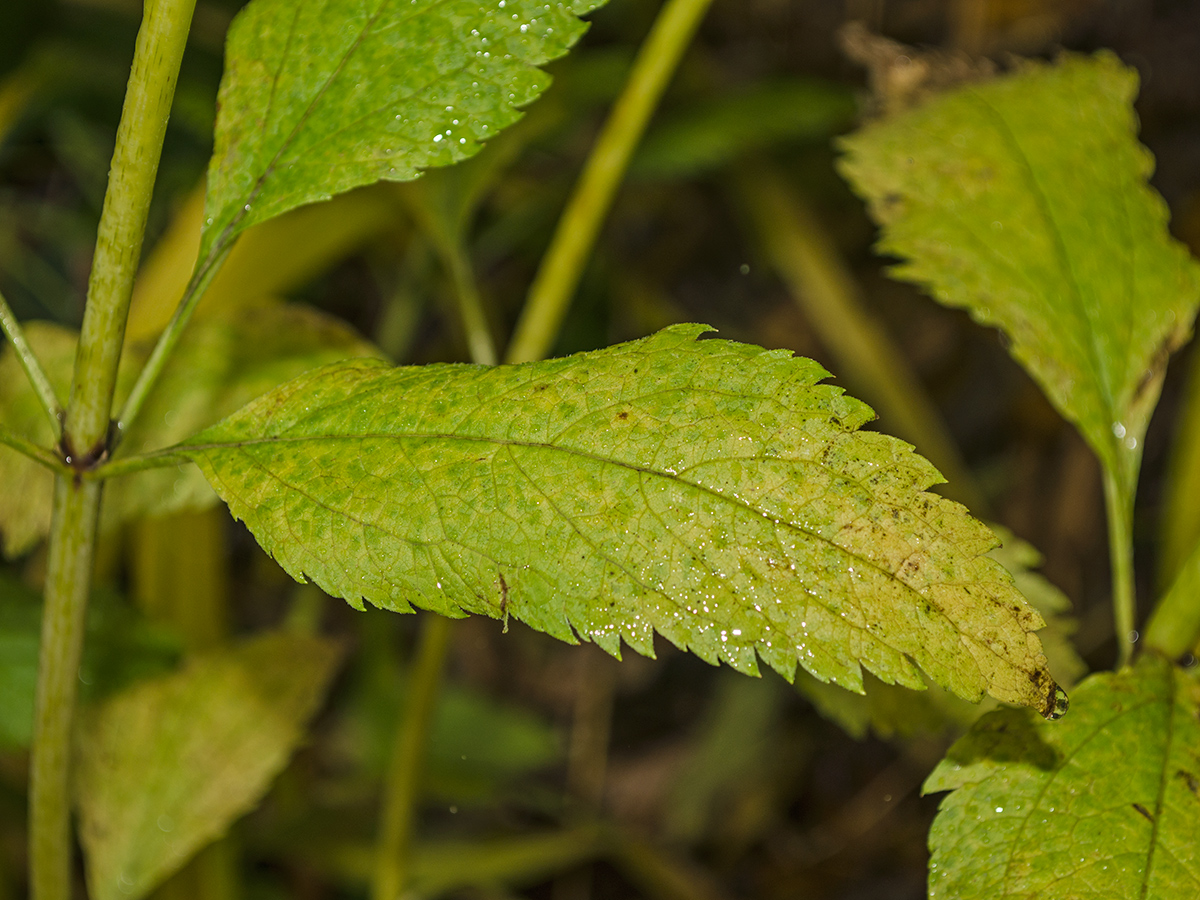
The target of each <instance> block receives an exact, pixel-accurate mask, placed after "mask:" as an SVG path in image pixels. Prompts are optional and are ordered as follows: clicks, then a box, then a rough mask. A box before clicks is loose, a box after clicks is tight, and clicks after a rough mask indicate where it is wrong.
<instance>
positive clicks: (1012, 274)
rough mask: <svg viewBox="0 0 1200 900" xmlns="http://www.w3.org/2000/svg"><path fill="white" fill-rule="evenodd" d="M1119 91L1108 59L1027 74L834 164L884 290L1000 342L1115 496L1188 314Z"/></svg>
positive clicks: (948, 98)
mask: <svg viewBox="0 0 1200 900" xmlns="http://www.w3.org/2000/svg"><path fill="white" fill-rule="evenodd" d="M1136 89H1137V76H1136V73H1135V72H1134V70H1133V69H1130V68H1126V67H1125V66H1123V65H1121V63H1120V62H1118V61H1117V59H1116V57H1114V56H1112V55H1111V54H1098V55H1096V56H1094V57H1091V58H1082V57H1075V56H1064V57H1063V58H1061V59H1060V61H1059V62H1058V63H1056V64H1055V65H1042V64H1036V63H1029V64H1025V65H1023V66H1022V67H1021V68H1020V69H1019V70H1018V71H1017V72H1016V73H1015V74H1013V75H1010V76H1008V77H1005V78H1000V79H997V80H995V81H992V82H988V83H983V84H973V85H970V86H967V87H964V88H961V89H958V90H955V91H953V92H950V93H947V94H945V95H944V96H942V97H940V98H938V99H935V100H932V101H930V102H928V103H926V104H925V105H923V106H920V107H918V108H917V109H915V110H912V111H910V112H908V113H905V114H903V115H901V116H899V117H897V118H895V119H893V120H889V121H883V122H880V123H878V124H875V125H871V126H869V127H867V128H865V129H863V130H862V131H861V132H860V133H859V134H857V135H854V136H853V137H850V138H848V139H845V140H844V142H843V147H844V149H845V150H846V156H845V158H844V159H843V161H842V170H843V172H844V173H845V175H846V176H847V177H848V178H849V180H850V181H851V183H852V184H853V185H854V187H855V189H856V190H857V191H858V192H859V193H861V194H862V195H863V196H864V197H865V198H866V199H867V201H868V204H869V207H870V211H871V214H872V216H874V218H875V219H876V220H877V221H878V222H879V223H880V224H881V225H882V226H883V237H882V239H881V241H880V245H879V246H880V249H881V250H882V251H883V252H885V253H889V254H892V255H894V256H898V257H900V258H901V259H902V260H903V262H901V263H900V264H899V265H898V266H896V267H895V269H894V270H893V271H894V274H896V275H897V276H898V277H900V278H904V279H908V280H910V281H914V282H917V283H918V284H921V285H923V286H924V287H926V289H928V290H929V291H930V293H931V294H932V295H933V296H934V297H935V298H936V299H937V300H938V301H939V302H941V303H944V304H946V305H948V306H955V307H962V308H965V309H966V310H968V311H969V312H970V314H971V316H972V317H973V318H975V319H976V320H977V321H979V322H981V323H983V324H986V325H995V326H997V327H999V328H1001V329H1003V330H1004V331H1005V333H1006V334H1007V335H1008V336H1009V338H1010V339H1011V341H1012V345H1011V349H1012V353H1013V355H1014V356H1015V357H1016V358H1017V360H1018V361H1019V362H1020V363H1021V364H1022V365H1023V366H1024V367H1025V368H1026V369H1027V370H1028V371H1029V372H1030V373H1031V374H1032V375H1033V377H1034V378H1035V379H1036V380H1037V382H1038V383H1039V384H1040V385H1041V387H1042V389H1043V390H1044V391H1045V392H1046V394H1047V396H1048V397H1049V398H1050V400H1051V401H1052V402H1053V403H1054V405H1055V407H1057V408H1058V410H1059V411H1060V412H1061V413H1062V414H1063V415H1064V416H1065V417H1066V418H1067V419H1069V420H1070V421H1072V422H1074V423H1075V424H1076V425H1077V426H1078V427H1079V429H1080V431H1082V433H1083V435H1084V437H1085V438H1086V439H1087V441H1088V442H1089V444H1091V446H1092V448H1093V449H1094V450H1095V451H1096V453H1097V454H1098V455H1099V457H1100V459H1101V461H1102V462H1103V463H1104V465H1105V467H1106V468H1107V469H1108V470H1109V471H1110V472H1112V473H1113V474H1114V475H1115V476H1117V478H1118V480H1119V482H1120V483H1121V484H1122V485H1123V487H1124V489H1125V490H1126V492H1127V493H1129V494H1130V495H1131V493H1132V489H1133V484H1134V481H1135V480H1136V473H1137V468H1138V464H1139V462H1140V458H1141V448H1142V438H1143V435H1144V434H1145V431H1146V424H1147V422H1148V420H1149V417H1150V413H1151V412H1152V411H1153V409H1154V405H1155V402H1156V401H1157V399H1158V393H1159V388H1160V386H1161V383H1162V377H1163V372H1164V371H1165V368H1166V361H1167V356H1168V355H1169V353H1170V352H1171V351H1172V350H1174V349H1175V348H1176V347H1178V346H1179V345H1180V344H1181V343H1182V342H1183V341H1184V340H1185V339H1186V337H1187V336H1188V334H1189V333H1190V331H1191V325H1192V319H1193V317H1194V315H1195V312H1196V304H1197V300H1198V299H1200V268H1198V267H1197V266H1196V264H1195V263H1194V262H1193V261H1192V260H1191V258H1190V257H1189V256H1188V254H1187V251H1186V250H1185V249H1184V248H1183V246H1182V245H1181V244H1179V243H1178V242H1176V241H1174V240H1173V239H1172V238H1171V237H1170V236H1169V234H1168V232H1167V226H1166V223H1167V209H1166V205H1165V204H1164V203H1163V201H1162V198H1160V197H1159V196H1158V194H1156V193H1155V192H1154V191H1153V190H1152V189H1151V188H1150V187H1149V186H1148V185H1147V182H1146V179H1147V177H1148V176H1149V175H1150V172H1151V169H1152V165H1153V164H1152V160H1151V157H1150V154H1149V153H1148V152H1147V151H1146V149H1145V148H1144V147H1142V146H1141V145H1140V144H1139V143H1138V142H1137V140H1136V130H1137V122H1136V117H1135V115H1134V112H1133V108H1132V105H1131V103H1132V99H1133V96H1134V94H1135V93H1136Z"/></svg>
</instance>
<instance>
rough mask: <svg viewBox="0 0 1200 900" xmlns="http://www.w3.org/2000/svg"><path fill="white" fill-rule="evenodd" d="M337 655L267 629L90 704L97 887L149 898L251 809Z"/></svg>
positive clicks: (90, 838) (87, 756) (332, 648)
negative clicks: (174, 671)
mask: <svg viewBox="0 0 1200 900" xmlns="http://www.w3.org/2000/svg"><path fill="white" fill-rule="evenodd" d="M338 656H339V652H338V649H337V647H336V645H335V644H333V643H331V642H329V641H325V640H320V639H317V638H311V637H302V636H298V635H283V634H277V635H267V636H265V637H261V638H258V639H256V640H254V641H251V642H249V643H246V644H244V645H242V646H239V647H236V648H234V649H230V650H225V651H221V652H218V653H214V654H211V655H208V656H204V657H200V658H197V659H196V660H194V661H193V662H192V663H191V664H190V665H188V666H187V667H186V668H184V669H183V670H182V671H181V672H179V673H177V674H173V675H170V676H167V677H165V678H160V679H158V680H155V681H149V682H142V683H141V684H138V685H137V686H135V687H133V688H131V689H129V690H127V691H125V692H124V693H122V694H120V695H118V696H116V697H114V698H113V699H111V700H109V701H108V702H107V703H105V704H104V705H103V706H102V707H100V708H99V709H98V710H96V711H94V712H93V713H92V714H91V716H90V717H89V718H88V719H87V720H86V721H85V722H84V723H83V724H82V726H81V729H80V732H79V735H78V740H77V748H76V761H77V767H76V770H75V779H76V782H75V783H76V792H77V796H78V802H79V811H80V819H81V823H80V836H81V839H82V842H83V847H84V851H85V853H86V856H87V863H88V889H89V893H90V896H92V897H93V898H95V900H118V898H138V897H141V896H144V895H145V894H146V893H148V892H149V891H151V890H153V889H154V887H156V886H157V885H158V884H159V883H160V882H162V880H163V879H165V878H166V877H167V876H169V875H170V874H172V873H173V872H175V871H176V870H177V869H179V867H180V866H182V865H183V864H184V863H185V862H187V860H188V859H189V858H190V857H191V856H192V854H194V853H195V852H196V851H198V850H199V849H201V848H202V847H204V846H205V845H206V844H207V843H209V842H210V841H212V840H214V839H216V838H217V837H219V836H220V835H221V834H223V833H224V832H225V830H226V829H227V828H228V827H229V825H230V824H231V823H232V822H233V821H234V820H235V819H237V818H238V817H239V816H241V815H242V814H244V813H246V812H248V811H250V810H251V809H253V808H254V807H255V805H257V803H258V801H259V800H260V799H261V797H262V795H263V794H264V793H265V792H266V790H267V788H268V787H269V786H270V784H271V781H272V780H273V779H274V778H275V776H276V775H277V774H278V773H279V771H280V770H281V769H282V768H283V766H284V765H285V764H286V763H287V761H288V759H289V758H290V757H291V754H292V751H293V750H294V749H295V748H296V746H297V744H298V743H299V742H300V740H301V739H302V738H303V736H304V726H305V724H306V723H307V721H308V719H309V718H310V717H311V716H312V714H313V713H314V712H315V711H316V708H317V706H318V705H319V703H320V701H321V698H322V697H323V696H324V695H325V689H326V687H327V686H328V684H329V680H330V678H331V677H332V675H333V671H334V668H335V664H336V662H337V659H338Z"/></svg>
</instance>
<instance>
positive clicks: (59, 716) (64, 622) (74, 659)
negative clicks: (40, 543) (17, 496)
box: [29, 475, 100, 900]
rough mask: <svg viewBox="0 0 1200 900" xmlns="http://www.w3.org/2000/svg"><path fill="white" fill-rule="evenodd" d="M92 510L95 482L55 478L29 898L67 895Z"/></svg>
mask: <svg viewBox="0 0 1200 900" xmlns="http://www.w3.org/2000/svg"><path fill="white" fill-rule="evenodd" d="M99 510H100V485H99V484H94V483H87V482H84V483H80V482H78V481H77V480H75V479H74V478H73V477H70V476H61V475H60V476H59V477H58V478H57V479H56V480H55V485H54V511H53V513H52V517H51V524H50V534H51V537H50V550H49V559H48V561H47V570H46V571H47V574H46V605H45V609H44V611H43V613H42V649H41V656H40V658H39V660H38V683H37V702H36V706H35V712H34V723H33V750H32V757H31V759H30V764H29V869H30V896H31V897H32V898H33V900H68V898H70V896H71V858H72V852H71V821H70V820H71V817H70V793H69V776H70V750H71V728H72V722H73V718H74V711H75V696H76V692H77V689H78V687H79V661H80V659H81V657H82V654H83V634H84V617H85V615H86V613H87V600H88V592H89V591H90V590H91V579H92V563H93V558H94V555H95V549H96V522H97V520H98V513H99Z"/></svg>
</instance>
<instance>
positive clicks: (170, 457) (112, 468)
mask: <svg viewBox="0 0 1200 900" xmlns="http://www.w3.org/2000/svg"><path fill="white" fill-rule="evenodd" d="M187 462H191V460H190V459H189V458H188V457H187V456H185V455H184V454H182V453H180V452H179V451H177V450H174V449H172V448H171V447H166V448H164V449H162V450H152V451H150V452H149V453H136V454H134V455H133V456H123V457H121V458H120V459H114V460H110V461H108V462H104V463H101V464H100V465H98V466H96V467H95V468H94V469H88V470H87V471H86V472H83V473H81V475H80V477H81V478H83V480H84V481H104V480H106V479H108V478H116V477H117V476H118V475H132V474H133V473H134V472H145V471H146V470H148V469H165V468H168V467H170V466H182V465H183V464H184V463H187Z"/></svg>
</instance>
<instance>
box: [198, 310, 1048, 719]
mask: <svg viewBox="0 0 1200 900" xmlns="http://www.w3.org/2000/svg"><path fill="white" fill-rule="evenodd" d="M705 330H706V329H705V327H704V326H698V325H685V326H675V327H672V328H669V329H666V330H664V331H662V332H659V333H658V334H656V335H653V336H651V337H649V338H645V339H643V340H640V341H634V342H631V343H628V344H622V345H618V346H616V347H611V348H609V349H607V350H601V351H597V352H594V353H585V354H579V355H576V356H573V357H568V358H566V359H559V360H552V361H548V362H541V363H532V364H527V365H520V366H500V367H493V368H487V367H480V366H468V365H434V366H423V367H408V368H391V367H389V366H387V365H385V364H383V363H379V362H374V361H351V362H346V363H340V364H336V365H333V366H330V367H327V368H325V369H321V370H318V371H316V372H312V373H309V374H307V375H305V376H302V377H300V378H298V379H296V380H294V381H292V382H291V383H289V384H287V385H284V386H282V387H280V388H279V389H277V390H275V391H272V392H271V393H269V394H267V395H265V396H264V397H262V398H260V399H259V400H256V401H255V402H254V403H252V404H250V405H249V406H247V407H245V408H244V409H242V410H241V411H239V412H238V413H236V414H235V415H233V416H231V417H230V418H228V419H226V420H225V421H224V422H221V423H219V424H218V425H216V426H213V427H212V428H210V429H207V430H206V431H204V432H202V433H201V434H199V435H197V436H196V437H195V438H193V439H192V440H191V441H189V442H187V443H186V444H184V445H182V446H181V447H179V448H177V449H179V450H180V451H181V452H182V453H184V454H185V455H187V456H189V457H190V458H191V459H193V460H194V461H195V462H196V463H197V464H198V465H199V466H200V467H201V469H202V470H203V471H204V473H205V475H206V476H207V477H208V479H209V482H210V483H211V484H212V486H213V487H214V489H215V490H216V491H217V493H218V494H220V495H221V497H222V498H223V499H224V500H225V501H226V502H227V503H228V504H229V505H230V508H231V510H232V512H233V514H234V515H235V516H236V517H238V518H239V519H242V520H243V521H245V523H246V525H247V526H248V527H249V528H250V530H251V531H252V532H253V533H254V535H255V537H256V538H257V539H258V541H259V543H260V544H262V545H263V547H264V548H266V549H267V551H268V552H270V553H271V554H272V555H274V556H275V558H276V559H277V560H278V561H279V562H280V564H281V565H282V566H283V567H284V568H285V569H286V570H287V571H288V572H289V573H291V574H292V575H293V576H294V577H296V578H301V579H303V578H306V577H308V578H311V579H312V580H313V581H315V582H316V583H317V584H319V585H320V586H321V587H322V588H324V589H325V590H326V591H328V592H330V593H332V594H335V595H337V596H340V597H344V598H345V599H347V600H348V601H350V602H351V603H352V604H354V605H356V606H361V604H362V601H363V599H366V600H367V601H369V602H371V603H373V604H376V605H378V606H381V607H385V608H390V609H395V610H401V611H407V610H409V609H411V606H410V604H415V605H417V606H421V607H423V608H427V609H431V610H435V611H437V612H440V613H443V614H446V615H450V616H461V615H464V614H466V613H482V614H485V615H490V616H493V617H501V618H504V617H507V616H510V615H511V616H515V617H516V618H518V619H521V620H523V621H525V622H527V623H529V624H530V625H532V626H533V627H535V628H538V629H540V630H543V631H546V632H548V633H550V634H552V635H555V636H557V637H559V638H562V639H564V640H567V641H574V640H575V639H576V635H578V636H580V637H583V638H585V639H588V640H592V641H595V642H596V643H598V644H600V645H601V646H603V647H605V648H606V649H607V650H609V651H610V652H613V653H616V652H618V651H619V648H620V642H621V640H622V639H624V641H625V642H627V643H628V644H629V645H630V646H632V647H633V648H634V649H636V650H637V651H639V652H641V653H645V654H652V653H653V635H654V633H655V632H656V631H657V632H658V633H660V634H662V635H664V636H665V637H666V638H668V639H669V640H670V641H671V642H672V643H674V644H675V645H676V646H678V647H681V648H687V649H690V650H693V651H694V652H695V653H697V654H698V655H699V656H701V657H702V658H703V659H705V660H708V661H709V662H713V663H716V662H717V661H719V660H722V661H725V662H727V663H729V664H730V665H732V666H734V667H735V668H737V669H739V670H741V671H744V672H755V671H756V670H757V658H762V659H763V660H765V661H766V662H767V663H768V664H769V665H771V666H772V667H773V668H775V669H776V670H777V671H779V672H781V673H782V674H783V675H784V676H785V677H788V678H790V677H792V675H793V673H794V672H795V668H796V664H797V663H799V664H800V665H802V666H803V667H804V668H805V669H807V670H808V671H809V672H811V673H813V674H814V675H815V676H817V677H818V678H820V679H823V680H832V681H836V682H838V683H839V684H842V685H844V686H846V687H849V688H851V689H853V690H861V689H862V676H861V670H860V666H866V668H868V669H869V670H871V671H872V672H874V673H875V674H876V675H878V676H879V677H880V678H882V679H884V680H886V681H889V682H895V683H899V684H903V685H906V686H909V687H917V688H919V687H920V686H921V685H922V684H923V682H922V681H921V677H920V674H919V671H918V667H919V668H920V669H924V670H925V672H926V673H928V675H929V676H930V678H932V679H933V680H934V681H935V682H937V683H939V684H942V685H944V686H946V687H947V688H949V689H950V690H952V691H954V692H955V693H958V694H960V695H961V696H964V697H968V698H970V699H978V698H979V697H981V696H982V695H983V694H984V693H985V692H989V693H991V694H993V695H994V696H996V697H998V698H1000V699H1004V700H1009V701H1012V702H1016V703H1022V704H1026V705H1031V706H1034V707H1036V708H1038V709H1040V710H1042V711H1044V712H1046V713H1048V714H1049V713H1053V712H1054V709H1055V706H1056V704H1058V703H1061V698H1058V697H1056V694H1057V693H1060V692H1058V689H1057V686H1056V685H1055V684H1054V682H1053V679H1052V678H1051V677H1050V675H1049V674H1048V672H1047V671H1046V668H1045V657H1044V656H1043V654H1042V652H1041V646H1040V644H1039V642H1038V639H1037V637H1036V635H1034V634H1033V633H1032V632H1033V631H1035V630H1036V629H1038V628H1040V627H1041V626H1042V624H1043V623H1042V619H1041V617H1040V616H1039V615H1038V614H1037V612H1036V611H1034V610H1033V609H1032V608H1030V607H1029V606H1028V605H1027V604H1026V603H1025V601H1024V599H1023V598H1022V597H1021V596H1020V594H1019V593H1018V592H1017V591H1016V590H1015V588H1014V587H1013V585H1012V580H1011V578H1010V577H1009V576H1008V575H1007V573H1005V572H1004V570H1003V569H1002V568H1001V567H1000V566H999V565H998V564H996V563H995V562H994V561H992V560H990V559H988V558H986V556H984V555H983V554H985V553H986V552H987V551H988V550H989V549H990V548H991V547H992V546H993V545H994V544H995V537H994V536H993V535H992V533H991V532H990V531H989V530H988V529H987V528H986V527H985V526H983V525H982V524H981V523H979V522H977V521H975V520H974V519H972V518H971V517H970V516H969V515H967V513H966V511H965V510H964V509H963V508H962V507H961V506H959V505H957V504H954V503H951V502H949V501H945V500H943V499H941V498H939V497H937V496H935V495H933V494H928V493H925V492H924V488H926V487H928V486H929V485H930V484H932V483H934V482H935V481H937V480H938V474H937V472H936V471H935V470H934V469H933V467H932V466H931V465H930V464H929V463H928V462H926V461H925V460H924V459H922V458H921V457H919V456H917V455H916V454H914V453H913V452H912V449H911V448H910V447H909V446H908V445H907V444H903V443H902V442H900V441H897V440H896V439H894V438H891V437H887V436H885V435H880V434H872V433H867V432H860V431H858V428H859V426H860V425H862V424H863V423H864V422H866V421H868V420H869V419H870V418H871V417H872V413H871V411H870V409H869V408H868V407H867V406H866V405H865V404H863V403H861V402H859V401H857V400H853V399H851V398H849V397H846V396H845V395H844V394H843V393H842V392H841V390H840V389H838V388H835V387H832V386H826V385H820V384H818V382H819V381H820V380H821V379H823V378H825V377H826V375H827V373H826V372H825V371H824V370H823V369H822V368H821V367H820V366H819V365H817V364H816V363H814V362H812V361H811V360H807V359H799V358H794V357H792V355H791V354H790V353H788V352H786V351H764V350H763V349H762V348H759V347H753V346H749V345H744V344H736V343H732V342H728V341H715V340H706V341H697V340H696V338H697V337H698V336H699V334H701V333H702V332H703V331H705Z"/></svg>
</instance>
